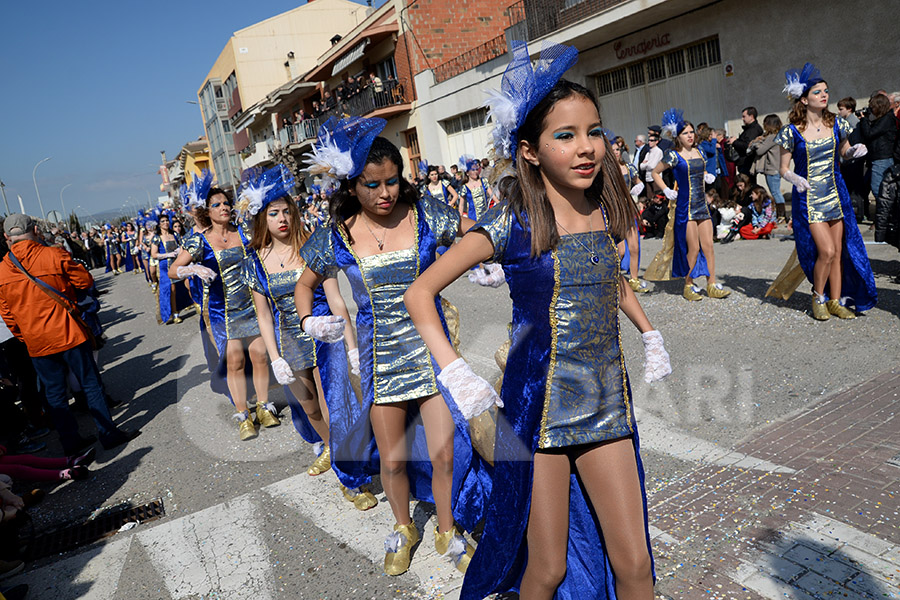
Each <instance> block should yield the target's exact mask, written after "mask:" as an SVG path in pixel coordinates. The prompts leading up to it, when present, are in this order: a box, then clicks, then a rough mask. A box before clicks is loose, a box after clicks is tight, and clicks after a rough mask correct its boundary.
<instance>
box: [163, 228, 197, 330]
mask: <svg viewBox="0 0 900 600" xmlns="http://www.w3.org/2000/svg"><path fill="white" fill-rule="evenodd" d="M172 235H173V236H175V244H176V248H180V247H181V238H180V237H178V235H176V234H174V233H173V234H172ZM154 239H155V240H156V244H157V245H156V251H157V252H159V253H160V254H165V253H166V244H165V242H163V241H162V239H160V238H159V237H155V238H154ZM169 263H170V260H169V259H168V258H160V259H159V266H158V268H157V273H158V276H159V285H158V286H157V288H156V295H157V297H158V299H159V322H160V323H165V322H166V321H168V320H169V319H171V318H172V290H173V287H174V290H175V310H176V311H179V310H181V309H183V308H187V307H188V306H190V305H191V298H190V294H188V291H187V288H185V287H184V286H183V285H181V282H180V281H172V280H171V279H169Z"/></svg>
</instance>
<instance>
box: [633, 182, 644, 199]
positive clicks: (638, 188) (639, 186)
mask: <svg viewBox="0 0 900 600" xmlns="http://www.w3.org/2000/svg"><path fill="white" fill-rule="evenodd" d="M643 191H644V184H643V182H640V181H638V182H637V183H636V184H634V185H633V186H631V191H630V192H629V193H630V194H631V195H632V196H640V195H641V192H643Z"/></svg>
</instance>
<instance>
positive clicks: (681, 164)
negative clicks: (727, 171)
mask: <svg viewBox="0 0 900 600" xmlns="http://www.w3.org/2000/svg"><path fill="white" fill-rule="evenodd" d="M663 162H665V163H666V164H667V165H669V166H670V167H672V172H673V173H674V174H675V181H676V182H677V183H678V200H677V201H676V204H675V225H674V227H673V228H672V233H673V234H674V239H675V250H674V253H673V255H672V277H686V276H687V274H688V261H687V223H688V221H702V220H706V219H709V218H710V216H709V208H707V205H706V199H705V197H704V194H703V174H704V173H705V172H706V162H705V161H704V160H703V159H702V158H697V159H691V160H690V161H686V160H684V158H683V157H682V156H681V155H680V154H678V153H677V152H675V151H674V150H668V151H666V153H665V154H664V155H663ZM706 275H709V266H707V264H706V256H705V255H704V254H703V250H702V249H701V250H699V252H698V254H697V262H696V263H694V268H693V269H692V270H691V277H703V276H706Z"/></svg>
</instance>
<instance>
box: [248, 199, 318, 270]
mask: <svg viewBox="0 0 900 600" xmlns="http://www.w3.org/2000/svg"><path fill="white" fill-rule="evenodd" d="M282 201H284V202H287V206H288V215H289V216H290V218H291V224H290V226H289V227H288V236H289V239H290V240H291V250H292V251H293V253H294V254H295V255H297V256H299V255H300V248H302V247H303V244H305V243H306V240H308V239H309V233H308V232H307V231H306V228H305V227H303V222H302V218H301V216H300V209H299V208H298V207H297V203H296V202H294V200H293V199H292V198H291V197H290V196H282V197H280V198H276V199H275V200H272V202H270V203H269V206H271V205H272V204H274V203H275V202H282ZM267 212H268V207H266V208H264V209H263V210H261V211H259V212H258V213H256V214H255V215H253V238H252V239H251V240H250V247H251V248H253V249H254V250H256V252H257V253H259V254H260V260H262V256H261V252H262V250H263V249H264V248H268V247H269V246H270V245H271V244H272V233H271V232H270V231H269V224H268V223H267V218H268V217H267V215H266V213H267Z"/></svg>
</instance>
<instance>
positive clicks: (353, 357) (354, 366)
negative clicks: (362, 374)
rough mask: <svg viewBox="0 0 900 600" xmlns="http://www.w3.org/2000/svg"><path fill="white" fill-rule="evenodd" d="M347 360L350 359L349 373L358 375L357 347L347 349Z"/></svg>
mask: <svg viewBox="0 0 900 600" xmlns="http://www.w3.org/2000/svg"><path fill="white" fill-rule="evenodd" d="M347 360H349V361H350V373H352V374H353V375H357V376H358V375H359V348H351V349H350V350H348V351H347Z"/></svg>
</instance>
